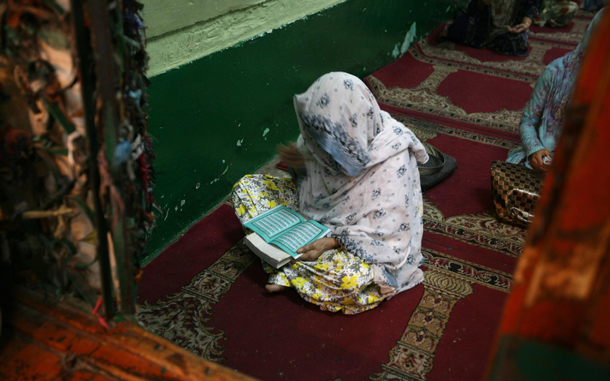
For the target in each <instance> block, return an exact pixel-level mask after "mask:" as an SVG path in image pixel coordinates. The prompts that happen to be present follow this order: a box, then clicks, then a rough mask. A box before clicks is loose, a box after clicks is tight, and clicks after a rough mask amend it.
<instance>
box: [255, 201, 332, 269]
mask: <svg viewBox="0 0 610 381" xmlns="http://www.w3.org/2000/svg"><path fill="white" fill-rule="evenodd" d="M244 226H245V227H246V228H248V229H250V230H252V231H253V232H255V233H256V234H258V235H259V236H261V238H262V239H264V240H265V242H267V243H269V244H272V245H275V246H277V247H279V248H280V249H282V250H284V251H285V252H287V253H288V254H290V255H291V256H292V257H293V258H298V257H300V254H298V253H297V250H299V249H300V248H301V247H303V246H305V245H307V244H309V243H311V242H313V241H315V240H317V239H320V238H322V237H325V236H326V235H328V233H329V232H330V229H328V228H327V227H326V226H324V225H321V224H319V223H317V222H316V221H313V220H307V221H306V220H305V219H304V218H303V217H302V216H301V215H300V214H299V213H297V212H295V211H294V210H291V209H290V208H287V207H285V206H284V205H280V206H276V207H275V208H273V209H271V210H268V211H267V212H265V213H263V214H261V215H259V216H257V217H255V218H253V219H251V220H250V221H248V222H246V223H245V224H244Z"/></svg>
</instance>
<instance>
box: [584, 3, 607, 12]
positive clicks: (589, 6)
mask: <svg viewBox="0 0 610 381" xmlns="http://www.w3.org/2000/svg"><path fill="white" fill-rule="evenodd" d="M607 3H608V0H585V1H584V3H583V4H582V9H584V10H585V11H588V12H595V11H597V10H599V9H601V8H602V7H604V5H606V4H607Z"/></svg>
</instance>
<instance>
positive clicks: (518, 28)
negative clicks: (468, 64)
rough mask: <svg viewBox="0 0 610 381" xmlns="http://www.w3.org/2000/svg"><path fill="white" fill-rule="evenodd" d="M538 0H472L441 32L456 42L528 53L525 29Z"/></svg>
mask: <svg viewBox="0 0 610 381" xmlns="http://www.w3.org/2000/svg"><path fill="white" fill-rule="evenodd" d="M539 4H540V0H472V1H471V2H470V3H469V4H468V6H467V7H466V9H465V10H463V11H462V12H461V13H460V14H459V15H458V17H457V18H456V19H455V21H454V22H453V23H452V24H451V25H450V26H449V28H448V30H447V31H446V32H444V34H445V36H443V37H446V38H448V39H449V40H451V41H454V42H456V43H458V44H462V45H468V46H472V47H474V48H484V49H491V50H493V51H496V52H498V53H502V54H508V55H513V56H525V55H527V50H528V46H527V39H528V30H529V27H530V26H531V25H532V20H534V18H535V17H536V14H538V5H539Z"/></svg>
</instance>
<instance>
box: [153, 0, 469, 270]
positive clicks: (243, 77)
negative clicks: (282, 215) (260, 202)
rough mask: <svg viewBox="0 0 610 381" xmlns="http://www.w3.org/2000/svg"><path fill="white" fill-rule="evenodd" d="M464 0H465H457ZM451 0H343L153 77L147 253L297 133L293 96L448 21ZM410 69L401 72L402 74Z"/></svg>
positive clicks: (368, 64)
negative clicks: (158, 211) (153, 212)
mask: <svg viewBox="0 0 610 381" xmlns="http://www.w3.org/2000/svg"><path fill="white" fill-rule="evenodd" d="M462 2H463V1H462ZM454 3H455V1H452V0H385V1H375V2H373V1H367V0H348V1H345V2H342V3H340V4H338V5H336V6H334V7H331V8H328V9H325V10H323V11H321V12H319V13H316V14H314V15H310V16H308V17H305V18H302V19H299V20H297V21H295V22H293V23H290V24H288V25H285V26H283V27H281V28H278V29H275V30H273V31H271V32H269V33H267V34H265V35H264V36H260V37H258V38H255V39H251V40H248V41H245V42H242V43H240V44H238V45H235V46H233V47H231V48H228V49H225V50H222V51H219V52H216V53H213V54H210V55H208V56H205V57H203V58H200V59H198V60H196V61H194V62H191V63H189V64H187V65H184V66H181V67H179V68H176V69H173V70H170V71H167V72H165V73H163V74H160V75H157V76H155V77H153V78H152V84H151V86H150V88H149V94H150V105H151V108H150V119H149V131H150V133H151V134H152V135H153V136H154V137H155V138H156V140H155V144H156V152H157V162H156V169H157V187H156V190H155V194H156V198H157V201H158V203H159V204H160V205H161V207H162V208H163V210H164V215H163V216H161V217H160V218H158V220H157V228H156V230H155V231H154V232H153V234H152V236H151V239H150V243H149V251H150V253H151V254H150V257H149V258H152V257H154V256H155V254H157V253H158V252H160V250H162V249H163V248H164V247H166V246H167V245H168V244H169V243H171V242H172V241H173V240H174V239H175V238H177V237H179V236H180V234H181V233H182V232H184V231H186V230H187V229H188V228H189V227H190V226H191V225H192V224H193V223H195V222H196V221H197V220H199V219H200V218H201V217H202V216H203V215H204V214H205V213H206V212H208V211H209V210H210V209H211V208H212V207H214V206H215V205H216V204H217V203H218V202H220V201H221V200H222V199H223V198H224V197H225V196H226V195H227V194H228V193H229V192H230V190H231V187H232V185H233V184H234V183H235V182H236V181H237V180H238V179H239V178H240V177H241V176H243V175H244V174H247V173H251V172H253V171H255V170H256V169H257V168H259V167H260V166H262V165H263V164H264V163H266V162H267V161H269V160H270V159H272V158H273V156H274V147H275V145H276V144H277V143H279V142H282V141H286V140H290V139H295V138H296V137H297V136H298V126H297V123H296V119H295V116H294V111H293V106H292V96H293V95H294V94H295V93H300V92H303V91H305V90H306V89H307V88H308V86H309V85H310V84H311V83H312V82H313V81H314V80H315V79H316V78H317V77H319V76H321V75H322V74H324V73H326V72H329V71H346V72H350V73H352V74H354V75H356V76H359V77H363V76H365V75H367V74H370V73H371V72H373V71H375V70H377V69H379V68H381V67H383V66H384V65H387V64H388V63H390V62H392V61H393V60H395V59H396V54H398V53H400V51H401V50H404V49H405V48H406V47H407V45H408V44H405V41H406V42H407V43H408V42H409V41H410V40H411V39H414V40H415V41H417V40H419V39H420V38H421V37H423V36H425V35H426V34H427V33H429V32H430V31H431V30H433V29H434V28H436V27H437V26H438V25H439V24H441V23H442V22H444V21H446V20H447V19H448V18H449V17H450V16H451V15H452V14H453V13H454V9H452V7H451V6H450V4H454ZM405 75H408V73H405Z"/></svg>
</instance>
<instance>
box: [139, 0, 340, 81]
mask: <svg viewBox="0 0 610 381" xmlns="http://www.w3.org/2000/svg"><path fill="white" fill-rule="evenodd" d="M343 1H345V0H307V1H303V0H212V1H210V0H207V1H192V0H148V1H147V2H146V7H145V13H144V21H145V23H146V25H148V28H147V31H146V33H147V36H148V54H149V55H150V57H151V61H150V67H149V75H157V74H159V73H162V72H164V71H167V70H170V69H173V68H175V67H177V66H180V65H184V64H186V63H189V62H191V61H194V60H196V59H199V58H201V57H204V56H207V55H208V54H211V53H214V52H216V51H219V50H222V49H225V48H228V47H230V46H233V45H235V44H236V43H238V42H241V41H245V40H247V39H250V38H254V37H256V36H257V35H259V34H263V33H266V32H268V31H270V30H273V29H275V28H278V27H280V26H282V25H286V24H288V23H290V22H292V21H294V20H297V19H300V18H302V17H304V16H307V15H310V14H313V13H315V12H318V11H320V10H321V9H324V8H327V7H329V6H333V5H335V4H337V3H341V2H343Z"/></svg>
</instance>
